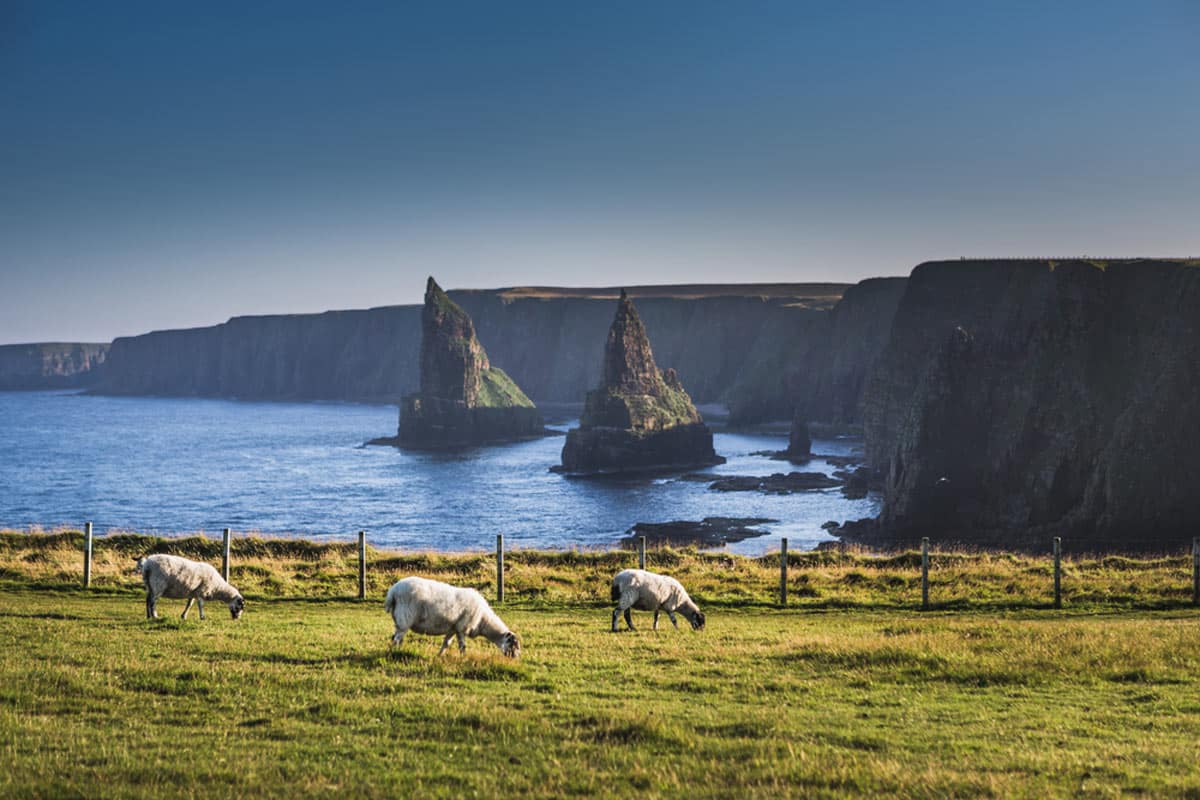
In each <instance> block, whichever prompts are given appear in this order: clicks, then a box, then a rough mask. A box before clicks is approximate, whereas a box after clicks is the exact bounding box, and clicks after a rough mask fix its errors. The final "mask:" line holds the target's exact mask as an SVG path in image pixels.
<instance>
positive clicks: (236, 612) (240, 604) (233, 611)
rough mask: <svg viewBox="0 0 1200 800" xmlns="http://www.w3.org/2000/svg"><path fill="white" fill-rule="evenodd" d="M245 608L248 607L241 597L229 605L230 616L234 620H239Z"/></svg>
mask: <svg viewBox="0 0 1200 800" xmlns="http://www.w3.org/2000/svg"><path fill="white" fill-rule="evenodd" d="M245 607H246V601H245V600H243V599H242V598H240V597H239V598H237V599H236V600H234V601H233V602H232V603H230V604H229V614H230V615H231V616H232V617H233V618H234V619H237V618H238V617H240V616H241V615H242V609H243V608H245Z"/></svg>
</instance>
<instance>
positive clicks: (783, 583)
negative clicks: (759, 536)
mask: <svg viewBox="0 0 1200 800" xmlns="http://www.w3.org/2000/svg"><path fill="white" fill-rule="evenodd" d="M787 567H788V556H787V539H786V538H784V539H780V540H779V605H781V606H786V605H787Z"/></svg>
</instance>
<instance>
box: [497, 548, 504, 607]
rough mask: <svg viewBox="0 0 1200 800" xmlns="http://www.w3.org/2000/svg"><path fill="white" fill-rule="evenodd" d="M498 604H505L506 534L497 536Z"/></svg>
mask: <svg viewBox="0 0 1200 800" xmlns="http://www.w3.org/2000/svg"><path fill="white" fill-rule="evenodd" d="M496 602H497V603H503V602H504V534H503V533H497V534H496Z"/></svg>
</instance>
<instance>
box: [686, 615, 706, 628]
mask: <svg viewBox="0 0 1200 800" xmlns="http://www.w3.org/2000/svg"><path fill="white" fill-rule="evenodd" d="M689 622H691V623H692V630H694V631H702V630H704V615H703V614H701V613H700V612H699V611H697V612H696V613H695V614H693V615H692V618H691V619H690V620H689Z"/></svg>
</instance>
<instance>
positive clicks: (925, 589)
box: [921, 536, 929, 611]
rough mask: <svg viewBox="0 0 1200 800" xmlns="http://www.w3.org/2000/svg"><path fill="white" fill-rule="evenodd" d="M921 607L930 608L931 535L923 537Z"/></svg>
mask: <svg viewBox="0 0 1200 800" xmlns="http://www.w3.org/2000/svg"><path fill="white" fill-rule="evenodd" d="M921 609H922V610H923V611H927V610H928V609H929V537H928V536H923V537H921Z"/></svg>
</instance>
